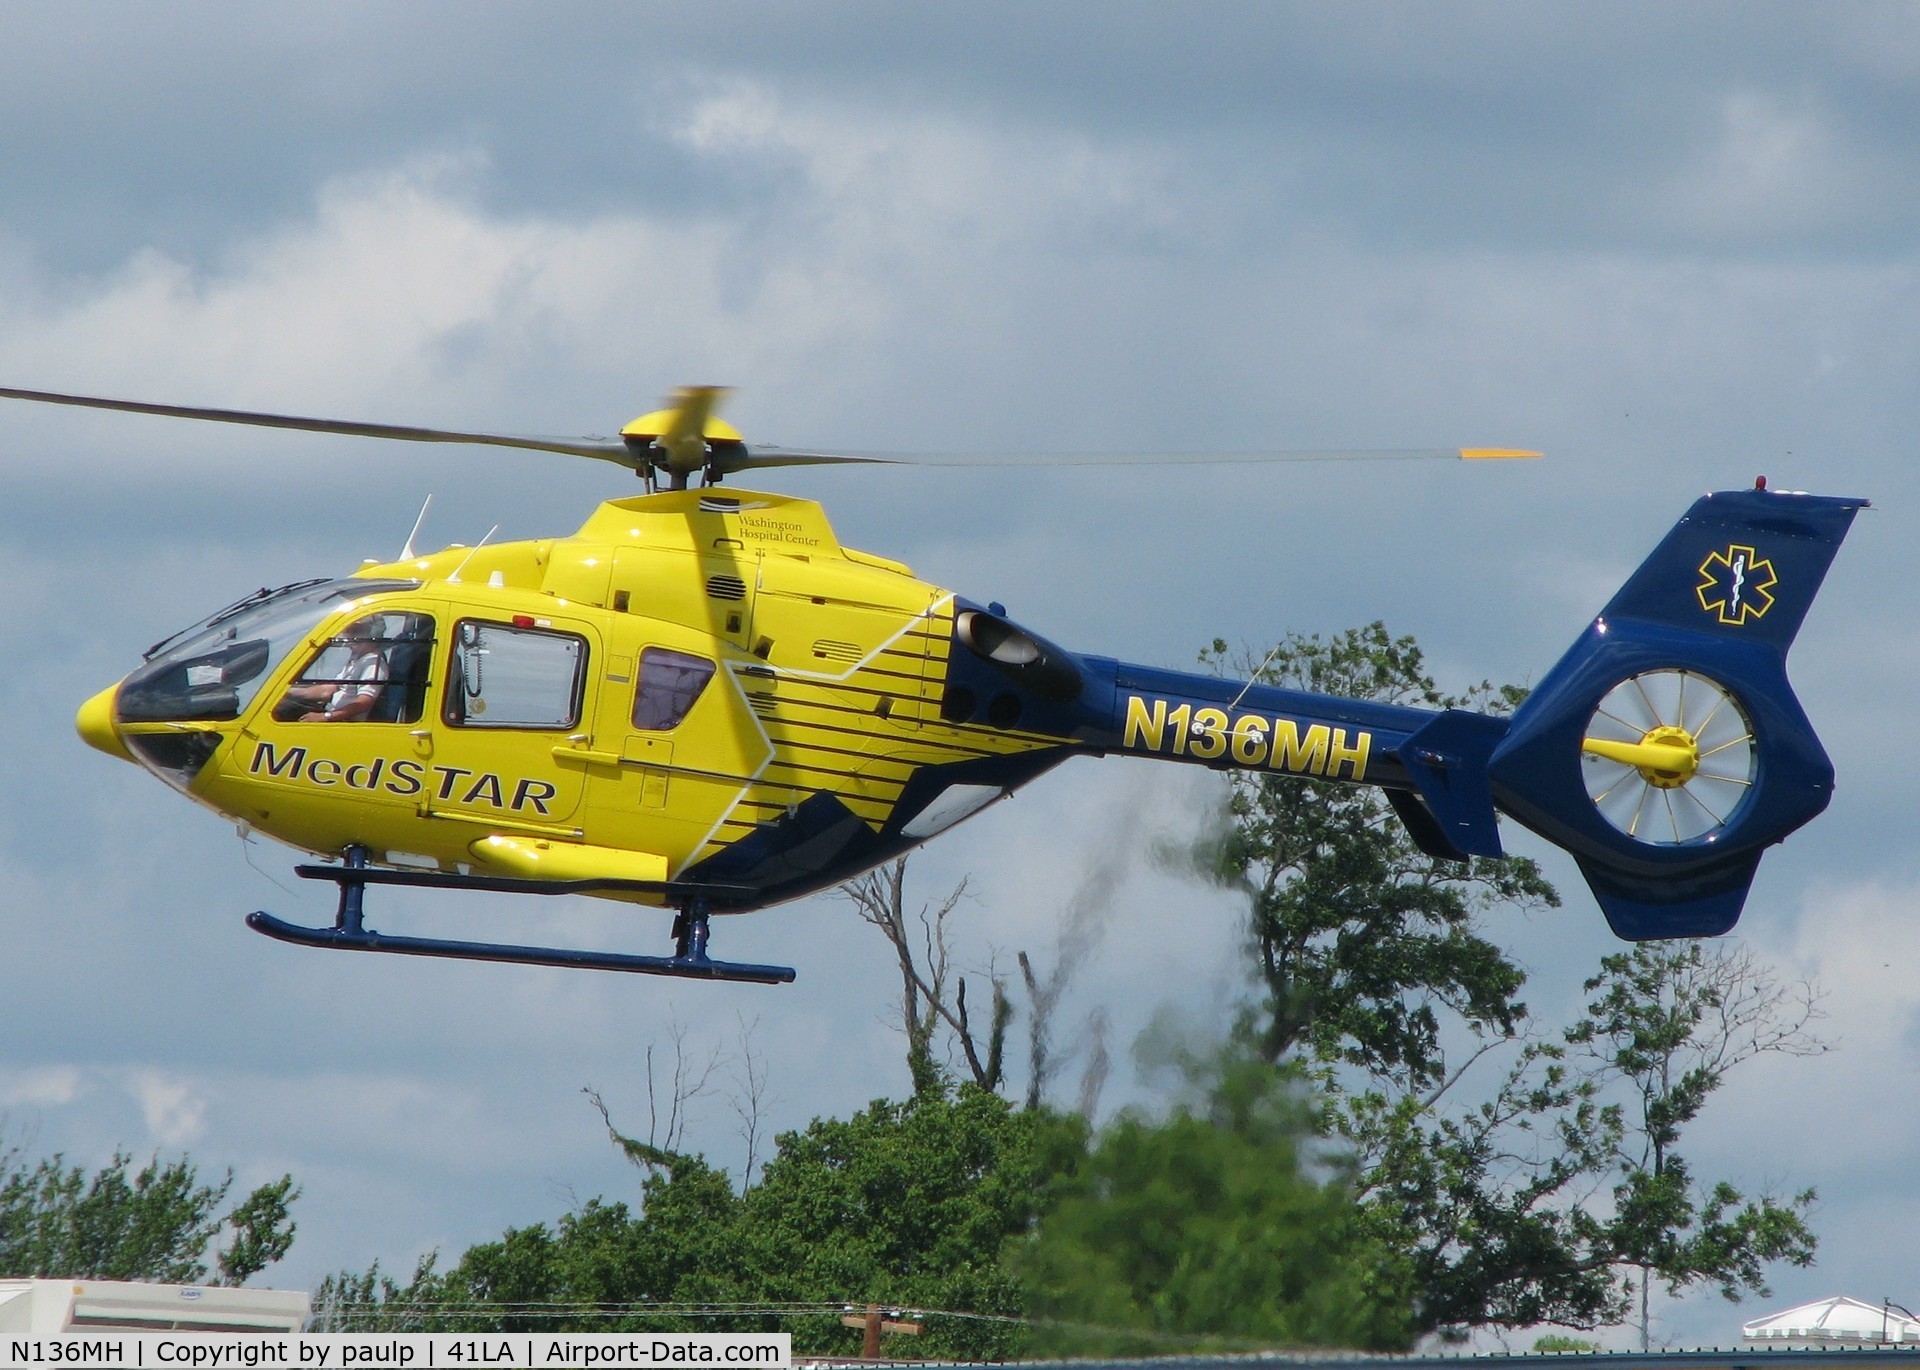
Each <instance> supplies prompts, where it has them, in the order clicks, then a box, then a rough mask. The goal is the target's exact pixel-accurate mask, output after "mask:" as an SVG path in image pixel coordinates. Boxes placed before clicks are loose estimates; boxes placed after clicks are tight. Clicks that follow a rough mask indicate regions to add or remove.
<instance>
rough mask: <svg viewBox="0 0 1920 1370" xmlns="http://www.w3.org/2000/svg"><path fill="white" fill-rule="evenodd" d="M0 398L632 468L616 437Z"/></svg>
mask: <svg viewBox="0 0 1920 1370" xmlns="http://www.w3.org/2000/svg"><path fill="white" fill-rule="evenodd" d="M0 399H10V400H35V401H38V402H40V403H42V404H70V405H76V406H78V407H80V408H83V409H114V410H118V411H120V412H121V413H125V414H158V415H160V416H162V417H163V418H173V419H206V420H210V421H212V422H214V423H242V424H250V425H252V426H253V427H256V428H292V429H296V430H299V431H301V432H305V433H336V434H344V435H345V436H348V437H360V438H397V439H399V440H401V441H403V442H463V443H478V444H481V445H482V446H487V447H519V448H524V449H527V450H530V451H535V452H564V453H567V454H569V455H571V456H576V457H597V458H599V459H601V460H602V461H612V462H618V463H619V464H620V465H622V466H625V467H627V468H628V469H630V470H631V469H633V468H634V467H635V465H636V463H635V460H634V457H633V454H632V453H631V452H629V451H628V450H627V445H626V444H625V443H624V442H622V441H620V440H619V439H618V438H594V437H587V438H542V437H516V436H513V435H511V434H506V433H463V432H458V431H455V430H453V429H448V428H414V427H411V426H408V425H404V424H393V423H361V422H356V421H353V420H348V419H308V418H300V417H299V416H297V415H293V414H256V413H253V412H251V411H248V410H244V409H202V408H196V407H194V406H191V405H182V404H146V403H143V402H141V401H139V400H109V399H102V398H100V397H99V396H96V395H63V394H60V393H58V392H56V391H52V390H11V389H6V388H4V387H0Z"/></svg>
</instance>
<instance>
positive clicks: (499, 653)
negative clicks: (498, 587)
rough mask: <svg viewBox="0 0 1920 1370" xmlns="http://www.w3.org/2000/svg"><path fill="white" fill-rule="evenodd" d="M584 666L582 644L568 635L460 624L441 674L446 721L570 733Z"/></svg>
mask: <svg viewBox="0 0 1920 1370" xmlns="http://www.w3.org/2000/svg"><path fill="white" fill-rule="evenodd" d="M586 663H587V644H586V640H585V639H584V638H581V637H579V636H576V635H575V634H573V633H556V632H552V631H549V630H546V629H541V628H516V627H513V626H510V625H508V624H505V623H482V622H479V621H477V620H475V619H466V620H463V621H462V622H461V623H460V625H459V626H458V627H457V628H455V630H454V640H453V652H452V655H451V657H450V659H449V666H448V670H447V692H446V719H447V722H449V723H453V724H457V725H459V726H461V727H467V728H571V727H573V726H574V725H575V724H576V723H578V722H579V721H580V695H581V686H582V680H583V676H584V673H585V667H586Z"/></svg>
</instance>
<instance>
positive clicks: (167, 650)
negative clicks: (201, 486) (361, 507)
mask: <svg viewBox="0 0 1920 1370" xmlns="http://www.w3.org/2000/svg"><path fill="white" fill-rule="evenodd" d="M418 588H419V584H418V582H416V581H405V580H361V579H359V578H358V577H352V578H349V579H346V580H332V581H302V582H300V583H299V584H297V585H288V586H283V587H282V588H281V589H279V590H263V591H261V592H260V593H258V594H255V595H249V596H247V598H245V599H243V600H241V601H240V602H239V603H237V604H232V605H229V606H228V607H227V608H225V609H222V610H221V611H220V612H219V613H217V614H215V615H213V616H212V617H211V618H208V619H205V620H203V621H202V622H200V623H199V624H196V625H195V626H194V627H192V628H189V629H186V630H185V631H183V632H179V633H175V634H174V635H173V636H172V637H170V638H168V639H167V640H166V641H164V642H161V643H158V644H157V645H155V646H154V647H153V648H152V649H151V650H149V651H148V653H147V660H146V663H145V664H144V665H142V666H141V667H140V668H139V669H138V670H137V671H135V672H134V673H133V674H132V675H130V676H128V677H127V678H126V680H124V681H122V682H121V685H120V691H119V694H118V695H117V696H116V697H115V699H114V717H115V719H116V720H118V721H119V722H122V723H160V722H176V721H184V720H208V721H218V720H223V719H230V718H238V717H240V716H241V715H242V714H244V713H246V711H247V710H248V709H250V708H251V707H252V706H253V702H254V700H255V698H256V697H257V696H258V695H259V693H260V691H261V690H263V689H264V688H265V687H266V685H267V682H268V681H270V680H272V679H274V678H275V676H276V675H277V674H278V669H279V667H280V665H281V663H282V662H284V661H285V660H286V658H287V656H288V654H290V653H292V652H293V651H295V650H297V649H298V648H299V647H301V646H302V645H303V644H304V643H305V642H306V641H307V638H308V634H310V633H311V632H312V631H313V630H314V629H315V628H317V627H318V626H319V625H320V624H321V623H322V622H324V621H325V620H326V619H327V618H329V617H331V616H332V615H334V614H337V613H339V612H340V610H341V609H342V608H343V607H344V606H345V604H346V603H349V602H352V601H354V600H361V599H366V598H368V597H370V596H373V595H380V594H388V593H391V592H393V591H397V590H416V589H418Z"/></svg>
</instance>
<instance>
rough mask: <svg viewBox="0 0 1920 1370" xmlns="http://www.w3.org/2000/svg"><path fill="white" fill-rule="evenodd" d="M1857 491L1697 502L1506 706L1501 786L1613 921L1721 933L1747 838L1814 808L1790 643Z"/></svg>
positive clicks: (1811, 744)
mask: <svg viewBox="0 0 1920 1370" xmlns="http://www.w3.org/2000/svg"><path fill="white" fill-rule="evenodd" d="M1865 504H1866V501H1865V500H1859V499H1835V498H1830V497H1826V496H1820V495H1803V494H1783V493H1777V492H1771V491H1766V490H1736V491H1732V492H1728V493H1722V494H1715V495H1708V496H1706V497H1705V498H1703V499H1701V500H1699V501H1698V502H1697V503H1695V505H1694V506H1693V508H1692V509H1690V510H1688V512H1687V515H1686V517H1685V518H1683V519H1681V520H1680V522H1679V523H1678V524H1677V525H1675V527H1674V529H1673V531H1672V532H1670V533H1668V534H1667V536H1666V539H1665V540H1664V541H1663V542H1661V544H1660V545H1659V547H1657V548H1656V549H1655V550H1654V552H1653V555H1652V556H1650V557H1648V558H1647V559H1646V561H1645V562H1644V563H1642V564H1641V566H1640V569H1639V570H1638V571H1636V572H1634V574H1633V576H1632V578H1631V579H1629V580H1628V581H1627V583H1626V584H1625V585H1624V586H1622V587H1621V589H1620V591H1619V593H1618V594H1616V595H1615V596H1614V597H1613V599H1612V601H1611V602H1609V603H1608V605H1607V607H1606V609H1605V610H1604V611H1602V613H1601V615H1600V617H1599V618H1597V619H1595V620H1594V622H1593V624H1592V626H1591V627H1590V628H1588V630H1587V631H1586V633H1584V634H1583V635H1582V636H1581V638H1580V639H1579V641H1577V642H1575V643H1574V645H1573V647H1572V649H1571V650H1569V651H1568V652H1567V654H1566V655H1565V656H1564V657H1562V658H1561V659H1560V661H1559V663H1558V664H1557V665H1556V666H1554V668H1553V669H1552V670H1551V671H1549V672H1548V673H1547V675H1546V677H1545V678H1544V679H1542V680H1541V682H1540V684H1539V686H1538V687H1537V688H1536V689H1535V690H1534V691H1533V693H1532V694H1531V695H1530V696H1529V697H1528V699H1527V702H1526V703H1525V704H1524V705H1523V706H1522V707H1521V709H1520V711H1519V712H1518V713H1517V714H1515V715H1514V718H1513V725H1512V727H1511V729H1510V730H1509V731H1508V733H1507V736H1506V737H1505V739H1504V740H1503V741H1502V742H1501V743H1500V745H1499V747H1498V748H1497V749H1496V750H1495V751H1494V754H1493V757H1492V760H1491V762H1490V763H1489V772H1490V777H1491V780H1492V786H1493V795H1494V799H1495V802H1496V803H1498V805H1499V806H1500V808H1502V809H1503V810H1505V811H1506V812H1507V813H1510V814H1512V815H1513V816H1514V817H1515V818H1517V819H1519V820H1520V821H1521V822H1522V823H1524V824H1526V825H1527V826H1528V827H1530V828H1532V829H1533V830H1534V831H1535V832H1538V833H1540V834H1541V835H1542V836H1544V837H1546V838H1548V839H1549V840H1550V841H1553V842H1555V843H1557V844H1559V845H1560V846H1562V847H1565V848H1567V849H1568V850H1569V851H1571V852H1572V853H1573V854H1574V856H1575V857H1576V858H1577V859H1578V861H1579V863H1580V869H1581V871H1582V873H1583V874H1585V876H1586V877H1587V883H1588V884H1590V885H1591V886H1592V887H1593V892H1594V895H1595V896H1596V897H1597V898H1598V899H1599V901H1600V906H1601V908H1602V909H1603V910H1604V911H1605V913H1606V915H1607V921H1608V922H1609V923H1610V924H1611V925H1612V926H1613V930H1614V931H1615V932H1616V933H1618V934H1619V935H1620V936H1622V937H1625V938H1630V939H1636V940H1638V939H1645V938H1658V937H1704V936H1713V935H1716V934H1719V933H1723V932H1725V931H1727V929H1729V928H1731V927H1732V926H1733V925H1734V923H1735V922H1736V921H1737V920H1738V919H1739V917H1740V909H1741V906H1742V904H1743V903H1744V902H1745V900H1746V895H1747V887H1748V885H1749V884H1750V883H1751V882H1752V880H1753V873H1754V869H1755V867H1756V866H1757V865H1758V864H1759V860H1760V854H1761V852H1762V851H1763V850H1764V849H1765V848H1766V847H1768V846H1770V845H1772V844H1773V843H1775V842H1778V841H1780V840H1781V839H1782V838H1784V837H1786V836H1787V834H1788V833H1791V832H1792V831H1793V830H1794V829H1796V828H1798V827H1799V826H1800V825H1801V824H1803V823H1805V822H1807V821H1808V820H1809V819H1811V818H1813V817H1814V816H1815V815H1816V814H1818V813H1819V812H1820V811H1821V810H1822V809H1824V808H1825V807H1826V806H1827V801H1828V800H1829V799H1830V798H1831V797H1832V793H1833V766H1832V764H1831V763H1830V762H1829V761H1828V760H1827V755H1826V752H1825V751H1824V750H1823V749H1822V748H1821V746H1820V741H1819V739H1818V738H1817V737H1815V736H1814V732H1813V727H1812V725H1811V724H1810V723H1809V722H1808V721H1807V717H1806V715H1805V713H1803V712H1802V711H1801V708H1800V705H1799V702H1798V701H1797V700H1796V699H1795V698H1794V695H1793V690H1792V687H1791V686H1790V685H1789V684H1788V683H1787V672H1786V656H1787V648H1788V646H1789V645H1791V643H1792V642H1793V637H1794V634H1795V633H1796V632H1798V631H1799V628H1800V624H1801V622H1802V620H1804V619H1805V617H1806V613H1807V609H1808V607H1809V606H1810V605H1811V604H1812V603H1813V597H1814V595H1815V593H1816V592H1817V591H1818V590H1819V588H1820V583H1821V581H1822V580H1823V579H1824V578H1825V576H1826V573H1827V568H1828V566H1829V565H1831V564H1832V561H1833V557H1834V554H1835V552H1837V551H1838V550H1839V547H1840V543H1841V540H1842V539H1844V538H1845V537H1846V535H1847V530H1848V528H1849V527H1850V526H1851V525H1852V523H1853V516H1854V515H1855V513H1857V512H1858V511H1859V510H1860V509H1861V508H1862V507H1864V506H1865Z"/></svg>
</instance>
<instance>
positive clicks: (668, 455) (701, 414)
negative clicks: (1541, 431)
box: [0, 385, 1540, 489]
mask: <svg viewBox="0 0 1920 1370" xmlns="http://www.w3.org/2000/svg"><path fill="white" fill-rule="evenodd" d="M728 393H729V392H728V390H727V389H726V388H725V387H724V386H717V385H691V386H685V387H683V388H681V389H680V390H678V391H677V392H675V393H674V395H673V396H672V397H671V398H670V401H669V404H668V406H667V407H666V408H664V409H659V410H656V411H654V412H653V413H651V414H646V415H643V416H642V417H640V418H637V419H635V420H634V421H633V422H632V423H629V424H627V425H626V426H625V427H624V428H622V429H621V430H620V436H619V437H617V438H605V437H579V438H568V437H539V436H523V435H518V434H511V433H477V432H471V431H467V430H462V429H452V428H421V427H415V426H412V425H407V424H392V423H370V422H364V421H360V420H351V419H321V418H303V417H300V416H298V415H294V414H270V413H261V412H256V411H254V410H246V409H212V408H205V407H201V406H196V405H180V404H152V403H148V402H145V401H140V400H117V399H106V398H103V397H101V396H97V395H70V394H65V393H62V392H59V391H53V390H18V389H7V388H4V387H0V399H15V400H33V401H37V402H39V403H42V404H67V405H77V406H80V407H82V408H87V409H109V410H117V411H119V412H121V413H127V414H155V415H160V416H162V417H166V418H178V419H201V420H205V421H207V422H212V423H235V424H247V425H251V426H253V427H257V428H287V429H294V430H297V431H301V432H308V433H335V434H340V435H343V436H347V437H363V438H389V439H397V440H399V441H402V442H441V443H471V444H476V445H479V446H487V447H517V448H522V449H526V450H530V451H537V452H560V453H564V454H566V455H569V456H578V457H593V458H595V459H596V460H599V461H610V462H615V463H617V464H618V465H621V466H625V467H627V468H629V469H630V470H632V471H634V472H636V473H638V474H639V475H640V476H641V477H643V478H644V479H645V480H646V481H647V483H648V485H649V487H651V486H652V485H653V484H654V483H655V482H656V481H657V480H660V479H661V478H664V479H665V481H666V483H667V484H668V485H670V486H671V487H672V488H674V489H684V488H685V487H686V485H687V484H688V482H689V481H690V480H691V478H692V477H693V476H694V475H695V474H696V473H697V474H698V475H699V476H700V477H701V479H702V481H703V482H708V483H711V482H713V481H717V480H720V479H721V478H723V477H725V476H730V475H737V474H739V473H740V472H743V471H753V470H759V469H761V468H771V467H777V466H840V465H858V466H875V465H888V466H932V467H949V466H991V467H1039V466H1135V465H1188V464H1196V463H1209V464H1210V463H1231V462H1284V461H1393V460H1403V461H1404V460H1433V459H1445V460H1455V461H1486V460H1504V459H1512V458H1525V457H1537V456H1539V455H1540V453H1538V452H1534V451H1526V450H1521V449H1517V448H1506V447H1414V448H1382V449H1369V448H1314V449H1305V450H1287V449H1275V450H1270V451H1253V452H1040V453H1024V454H1023V453H1000V452H920V453H915V452H869V451H853V450H843V451H826V450H819V449H803V448H796V447H781V446H777V445H770V444H769V445H761V446H758V447H753V448H749V447H748V446H747V443H746V440H745V439H744V438H743V437H742V436H741V434H740V431H739V430H738V429H736V428H735V427H734V426H733V425H732V424H729V423H727V422H726V421H725V420H723V419H721V418H719V417H718V415H717V414H716V412H715V411H716V410H717V409H718V408H719V405H720V403H721V401H722V400H724V399H725V398H726V396H727V394H728Z"/></svg>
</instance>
